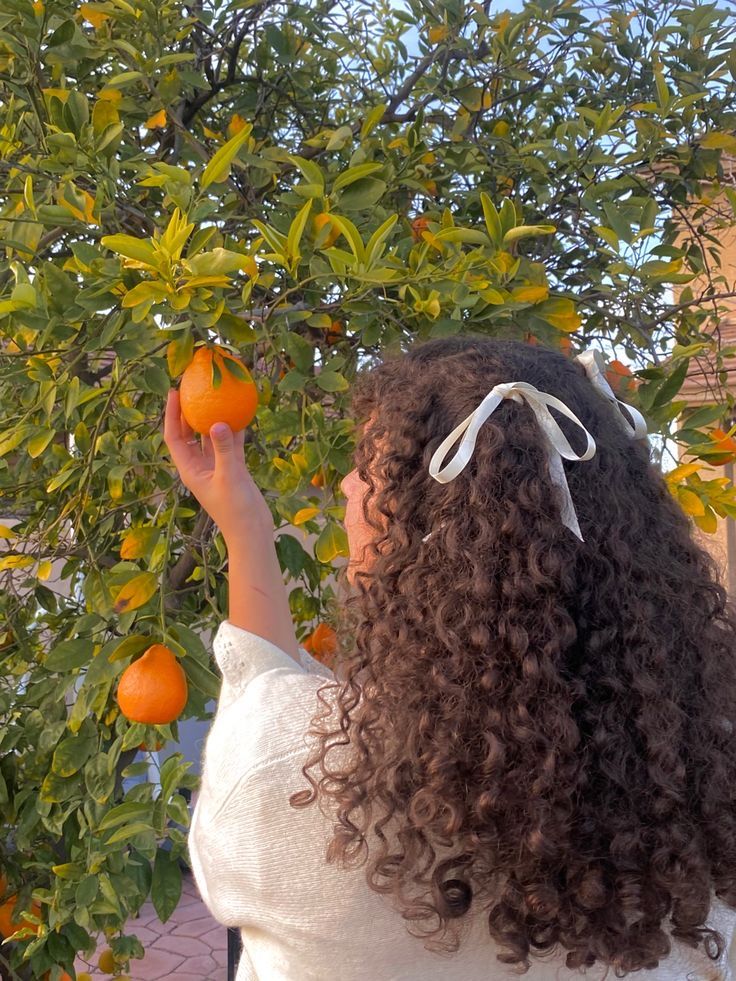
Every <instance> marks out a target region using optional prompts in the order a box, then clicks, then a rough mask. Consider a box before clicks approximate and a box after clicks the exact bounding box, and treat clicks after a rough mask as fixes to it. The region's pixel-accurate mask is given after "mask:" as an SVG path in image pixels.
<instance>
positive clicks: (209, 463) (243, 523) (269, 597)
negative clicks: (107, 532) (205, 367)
mask: <svg viewBox="0 0 736 981" xmlns="http://www.w3.org/2000/svg"><path fill="white" fill-rule="evenodd" d="M163 436H164V441H165V442H166V446H167V448H168V450H169V453H170V454H171V458H172V461H173V463H174V465H175V466H176V469H177V471H178V473H179V476H180V478H181V481H182V483H183V484H184V486H185V487H186V488H187V489H188V490H190V491H191V492H192V494H194V496H195V497H196V498H197V500H198V501H199V503H200V504H201V505H202V507H203V508H204V509H205V511H207V513H208V514H209V515H210V516H211V517H212V519H213V520H214V522H215V523H216V524H217V526H218V527H219V529H220V532H221V533H222V537H223V538H224V540H225V545H226V547H227V552H228V568H229V572H228V599H229V615H228V620H229V622H230V623H231V624H232V625H233V626H234V627H240V628H241V629H243V630H249V631H250V632H251V633H254V634H258V636H259V637H263V638H264V639H265V640H268V641H270V642H271V643H272V644H275V645H276V646H277V647H280V648H281V650H283V651H284V652H285V653H287V654H288V655H289V657H291V658H293V659H294V660H295V661H296V662H297V664H299V665H301V661H300V658H299V644H298V642H297V639H296V633H295V631H294V624H293V621H292V618H291V611H290V609H289V599H288V596H287V593H286V586H285V584H284V579H283V574H282V572H281V567H280V565H279V559H278V555H277V554H276V545H275V543H274V533H275V528H274V523H273V517H272V515H271V512H270V510H269V507H268V504H267V502H266V500H265V498H264V497H263V495H262V494H261V491H260V490H259V488H258V487H257V486H256V484H255V482H254V480H253V478H252V476H251V474H250V472H249V470H248V468H247V466H246V464H245V458H244V454H243V446H244V442H245V430H242V429H241V430H239V431H238V432H236V433H233V431H232V430H231V429H230V427H229V426H228V425H227V424H223V425H218V424H215V425H213V426H212V427H211V428H210V433H209V435H207V434H201V444H199V441H198V439H197V438H196V436H195V434H194V431H193V430H192V428H191V427H190V426H189V424H188V423H187V421H186V419H185V418H184V415H183V413H182V412H181V404H180V401H179V393H178V391H177V390H176V389H171V390H170V391H169V393H168V396H167V399H166V410H165V414H164V431H163Z"/></svg>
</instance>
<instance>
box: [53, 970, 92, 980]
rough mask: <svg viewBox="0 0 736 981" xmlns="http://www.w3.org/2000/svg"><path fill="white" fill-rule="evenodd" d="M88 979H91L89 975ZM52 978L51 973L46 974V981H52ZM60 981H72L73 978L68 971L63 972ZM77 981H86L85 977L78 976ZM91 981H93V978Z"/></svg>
mask: <svg viewBox="0 0 736 981" xmlns="http://www.w3.org/2000/svg"><path fill="white" fill-rule="evenodd" d="M87 977H88V978H89V974H88V975H87ZM50 978H51V971H47V972H46V973H45V974H44V981H50ZM58 981H72V976H71V974H67V973H66V971H62V972H61V974H60V975H59V979H58ZM77 981H84V975H83V974H78V975H77ZM90 981H92V979H91V978H90Z"/></svg>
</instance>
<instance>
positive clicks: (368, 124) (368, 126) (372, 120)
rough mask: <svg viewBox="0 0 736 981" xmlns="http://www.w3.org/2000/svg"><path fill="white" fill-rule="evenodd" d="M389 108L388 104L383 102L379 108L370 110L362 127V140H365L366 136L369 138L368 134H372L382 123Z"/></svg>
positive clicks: (375, 107)
mask: <svg viewBox="0 0 736 981" xmlns="http://www.w3.org/2000/svg"><path fill="white" fill-rule="evenodd" d="M387 108H388V104H387V103H385V102H382V103H380V104H379V105H377V106H373V108H372V109H371V110H370V112H369V113H368V115H367V116H366V117H365V119H364V120H363V125H362V126H361V127H360V138H361V140H364V139H365V138H366V136H368V134H369V133H370V132H372V130H374V129H375V128H376V126H377V125H378V124H379V123H380V122H381V120H382V119H383V117H384V115H385V113H386V109H387Z"/></svg>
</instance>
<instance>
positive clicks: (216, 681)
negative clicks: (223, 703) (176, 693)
mask: <svg viewBox="0 0 736 981" xmlns="http://www.w3.org/2000/svg"><path fill="white" fill-rule="evenodd" d="M181 666H182V668H184V673H185V674H186V676H187V678H188V680H189V681H190V682H191V685H192V687H193V688H196V689H197V691H200V692H202V694H203V695H204V696H205V697H206V698H214V699H217V698H219V696H220V687H221V685H222V682H221V680H220V678H219V677H218V676H217V675H216V674H215V673H214V671H210V670H209V668H207V667H205V665H203V664H200V662H199V661H197V660H196V659H195V658H193V657H185V658H182V660H181Z"/></svg>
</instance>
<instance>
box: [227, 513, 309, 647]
mask: <svg viewBox="0 0 736 981" xmlns="http://www.w3.org/2000/svg"><path fill="white" fill-rule="evenodd" d="M227 544H228V568H229V573H228V607H229V612H228V620H229V621H230V623H232V624H233V626H235V627H241V628H242V629H243V630H250V631H251V632H252V633H254V634H258V635H259V636H260V637H264V638H265V639H266V640H270V641H271V643H272V644H275V645H276V646H277V647H280V648H281V650H283V651H285V652H286V653H287V654H288V655H289V656H290V657H292V658H293V659H294V660H295V661H296V662H297V663H298V664H300V663H301V662H300V659H299V643H298V641H297V639H296V634H295V632H294V624H293V621H292V618H291V611H290V609H289V599H288V596H287V593H286V587H285V585H284V577H283V573H282V572H281V567H280V566H279V560H278V556H277V555H276V547H275V545H274V540H273V531H272V529H267V528H261V527H260V526H259V527H257V528H254V529H253V531H252V532H250V533H249V534H248V536H247V538H246V537H245V536H244V537H243V539H239V540H237V541H230V542H228V543H227Z"/></svg>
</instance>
